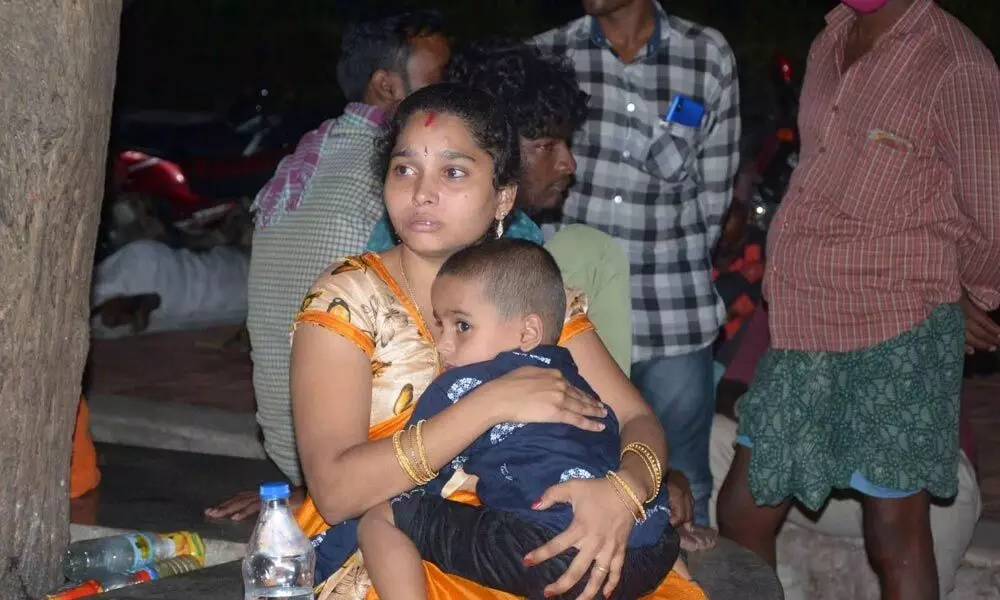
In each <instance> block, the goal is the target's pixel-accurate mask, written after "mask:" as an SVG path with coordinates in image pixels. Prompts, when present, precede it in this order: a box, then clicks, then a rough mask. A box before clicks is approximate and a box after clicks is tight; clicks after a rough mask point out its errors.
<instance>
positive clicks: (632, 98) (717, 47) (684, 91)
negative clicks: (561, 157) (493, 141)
mask: <svg viewBox="0 0 1000 600" xmlns="http://www.w3.org/2000/svg"><path fill="white" fill-rule="evenodd" d="M583 7H584V10H585V12H586V13H587V16H585V17H583V18H581V19H578V20H576V21H573V22H571V23H569V24H568V25H565V26H563V27H560V28H558V29H555V30H553V31H550V32H547V33H544V34H542V35H541V36H539V37H538V38H537V39H536V40H535V42H536V44H537V45H538V46H539V47H540V48H542V49H543V50H546V51H550V52H553V53H556V54H565V55H566V56H567V57H569V59H570V60H571V61H572V62H573V64H574V65H575V67H576V71H577V78H578V81H579V83H580V87H581V88H582V89H583V91H585V92H587V93H588V94H590V96H591V100H590V114H589V115H588V120H587V122H586V123H585V124H584V126H583V128H582V129H581V130H580V131H579V132H578V134H577V135H576V137H575V138H574V144H573V154H574V157H575V158H576V162H577V165H578V166H577V171H576V184H575V185H574V186H573V187H572V188H571V190H570V193H569V198H568V200H567V202H566V204H565V207H564V209H563V219H562V222H563V223H567V224H568V223H584V224H586V225H590V226H592V227H595V228H597V229H600V230H602V231H604V232H606V233H607V234H609V235H611V236H612V237H614V238H615V239H616V240H617V241H618V243H619V244H621V246H622V247H623V248H624V249H625V251H626V253H627V254H628V256H629V260H630V262H631V267H632V268H631V288H632V321H633V360H634V361H636V362H635V364H634V365H633V366H632V380H633V382H634V383H635V384H636V386H637V387H638V388H639V389H640V391H641V392H642V394H643V396H644V397H645V398H646V401H647V402H649V403H650V404H651V405H652V406H653V409H654V410H655V411H656V413H657V415H658V416H659V418H660V421H661V422H662V423H663V426H664V428H665V429H666V432H667V441H668V443H669V446H670V464H671V466H672V467H673V468H676V469H679V470H681V471H682V472H684V474H685V475H687V477H688V479H689V480H690V482H691V491H692V494H693V495H694V499H695V522H696V523H698V524H699V525H707V524H708V516H709V511H708V499H709V496H710V495H711V492H712V472H711V469H710V468H709V462H708V443H709V435H710V432H711V427H712V418H713V413H714V396H715V394H714V373H713V360H712V342H713V341H714V340H715V338H716V336H717V335H718V331H719V327H720V326H721V324H722V321H723V317H724V316H725V307H724V304H723V302H722V300H721V299H720V298H719V296H718V294H717V293H716V291H715V286H714V285H713V283H712V254H713V251H714V248H715V245H716V242H717V241H718V239H719V235H720V231H721V227H722V223H723V218H724V216H725V214H726V210H727V209H728V207H729V203H730V200H731V198H732V189H733V178H734V175H735V172H736V169H737V165H738V162H739V150H738V141H739V137H740V121H739V90H738V84H737V79H736V65H735V61H734V58H733V53H732V50H731V49H730V48H729V45H728V44H727V43H726V41H725V40H724V39H723V37H722V35H720V34H719V33H718V32H716V31H714V30H711V29H707V28H704V27H700V26H698V25H695V24H694V23H690V22H688V21H684V20H682V19H679V18H677V17H675V16H673V15H669V14H667V13H666V12H665V11H664V10H663V8H662V7H661V6H660V4H659V3H658V2H655V1H654V0H584V1H583ZM675 99H681V100H683V102H684V103H685V104H686V105H687V106H688V107H689V108H691V109H694V114H693V116H691V118H683V117H682V116H678V115H671V113H670V107H671V104H672V102H673V101H674V100H675ZM689 116H690V115H689Z"/></svg>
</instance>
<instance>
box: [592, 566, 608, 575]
mask: <svg viewBox="0 0 1000 600" xmlns="http://www.w3.org/2000/svg"><path fill="white" fill-rule="evenodd" d="M594 570H595V571H598V572H601V573H607V572H608V568H607V567H602V566H601V565H594Z"/></svg>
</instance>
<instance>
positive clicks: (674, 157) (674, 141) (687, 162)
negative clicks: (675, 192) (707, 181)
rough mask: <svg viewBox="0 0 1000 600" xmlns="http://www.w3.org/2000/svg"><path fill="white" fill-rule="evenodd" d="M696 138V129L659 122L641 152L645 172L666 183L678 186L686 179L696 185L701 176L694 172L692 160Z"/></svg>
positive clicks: (697, 144)
mask: <svg viewBox="0 0 1000 600" xmlns="http://www.w3.org/2000/svg"><path fill="white" fill-rule="evenodd" d="M700 135H701V131H700V130H699V129H698V128H697V127H686V126H684V125H679V124H677V123H667V122H666V121H660V122H659V123H657V124H656V126H655V128H654V130H653V137H652V139H651V140H650V141H649V145H648V146H647V148H646V150H645V167H646V170H647V171H648V172H649V173H650V174H652V175H654V176H656V177H658V178H659V179H662V180H663V181H665V182H667V183H681V182H683V181H685V180H687V179H692V180H694V182H695V183H698V182H699V181H700V179H701V175H700V174H699V173H698V172H697V169H696V162H695V157H696V156H697V154H698V146H699V143H700V141H699V138H700Z"/></svg>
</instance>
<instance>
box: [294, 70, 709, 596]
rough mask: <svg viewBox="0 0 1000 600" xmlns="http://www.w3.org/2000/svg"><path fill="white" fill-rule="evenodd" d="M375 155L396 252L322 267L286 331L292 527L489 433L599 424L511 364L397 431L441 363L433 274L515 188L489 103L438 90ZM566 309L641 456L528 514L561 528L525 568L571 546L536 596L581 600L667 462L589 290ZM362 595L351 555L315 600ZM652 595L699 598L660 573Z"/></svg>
mask: <svg viewBox="0 0 1000 600" xmlns="http://www.w3.org/2000/svg"><path fill="white" fill-rule="evenodd" d="M380 154H381V155H382V157H383V166H384V172H385V173H386V179H385V188H384V195H385V201H386V207H387V210H388V213H389V216H390V220H391V222H392V224H393V227H394V229H395V231H396V234H397V235H398V237H399V239H400V244H399V245H398V246H396V247H395V248H393V249H391V250H389V251H386V252H384V253H382V254H366V255H363V256H360V257H354V258H349V259H347V260H346V261H344V262H343V263H342V264H338V265H335V266H333V267H332V268H331V270H330V271H328V272H327V273H324V275H323V276H321V277H320V278H319V280H318V281H317V282H316V284H315V285H314V287H313V289H312V290H311V291H310V293H309V294H308V296H307V297H306V299H305V301H304V302H303V306H302V311H301V313H300V314H299V316H298V318H297V320H296V330H295V333H294V336H293V351H292V371H291V385H292V398H293V413H294V419H295V430H296V438H297V443H298V446H299V452H300V457H301V461H302V467H303V471H304V473H305V476H306V481H307V486H308V489H309V490H310V493H311V498H310V500H308V501H307V502H306V504H305V505H304V506H303V508H302V509H301V510H300V513H299V521H300V524H301V525H303V527H304V529H306V531H307V533H309V534H310V535H315V534H318V533H320V532H321V531H323V530H324V529H326V527H327V526H326V523H340V522H341V521H345V520H347V519H353V518H356V517H359V516H361V515H363V514H365V513H366V512H367V511H369V510H370V509H372V508H373V507H376V506H378V505H382V504H384V503H385V502H387V501H389V500H391V499H392V498H394V497H397V496H399V495H400V494H403V493H405V492H408V491H410V490H412V489H414V488H415V487H417V484H418V483H420V482H421V481H422V480H424V479H426V478H427V477H426V475H431V474H433V473H436V472H437V471H439V470H440V469H442V468H443V467H445V466H447V465H449V464H450V463H451V462H452V461H453V459H455V458H456V457H457V456H458V455H459V454H460V453H462V451H463V450H465V449H466V448H467V447H468V446H470V445H471V444H472V443H473V442H474V441H475V440H476V439H477V438H479V437H480V436H481V435H483V434H484V433H486V432H487V431H489V430H491V429H492V428H494V427H495V426H497V425H500V424H504V423H561V424H566V425H571V426H575V427H578V428H579V429H581V430H589V431H599V430H601V429H602V427H603V426H602V425H601V424H600V422H599V421H598V419H601V418H603V417H604V416H605V415H606V414H607V411H606V409H605V408H604V405H603V404H601V403H600V402H598V401H596V400H595V399H593V398H592V397H591V396H589V395H587V394H585V393H583V392H581V391H580V390H579V389H577V388H576V387H574V386H572V385H570V384H569V383H567V381H566V379H565V378H564V377H563V376H562V375H560V374H559V372H558V371H556V370H552V369H541V368H532V367H525V368H520V369H517V370H514V371H512V372H510V373H508V374H506V375H503V376H501V377H499V378H497V379H496V380H494V381H490V382H487V383H484V384H483V385H481V386H480V387H477V388H476V389H474V390H473V391H471V392H469V393H468V394H467V395H465V396H464V397H463V398H462V400H461V402H456V403H454V404H452V405H451V406H449V407H447V408H446V409H445V410H443V411H442V412H440V413H439V414H436V415H435V416H433V417H431V418H429V419H427V420H426V421H425V422H424V423H423V424H422V425H421V426H420V427H410V428H404V427H405V425H406V423H407V421H408V420H409V418H410V415H411V414H412V412H413V408H414V406H415V405H416V403H417V401H419V399H420V396H421V394H422V393H423V392H424V390H425V389H426V388H427V387H428V385H429V384H430V383H431V382H432V381H433V380H434V379H435V378H436V377H437V376H438V375H439V374H440V372H441V368H442V365H441V364H440V363H439V361H440V359H439V355H438V353H437V351H436V350H435V346H434V340H435V334H436V333H437V329H438V325H437V320H436V319H435V315H434V311H433V309H432V305H431V284H432V283H433V281H434V279H435V276H436V275H437V272H438V270H439V268H440V267H441V265H442V264H443V263H444V262H445V261H446V260H447V259H448V258H449V257H450V256H451V255H452V254H454V253H455V252H457V251H459V250H461V249H463V248H465V247H468V246H471V245H473V244H476V243H479V242H480V241H482V240H483V239H484V238H496V237H499V236H500V235H502V230H503V227H504V220H505V218H507V217H508V215H509V213H510V211H511V209H512V206H513V202H514V198H515V195H516V190H517V176H518V166H519V156H518V139H517V134H516V132H515V131H514V129H513V128H512V127H511V125H510V124H509V123H508V122H507V120H506V119H505V118H504V116H503V115H502V112H501V110H500V108H499V107H497V106H496V103H495V102H493V101H492V99H491V98H490V97H489V96H487V95H485V94H483V93H481V92H478V91H474V90H470V89H466V88H463V87H460V86H455V85H448V84H442V85H438V86H431V87H429V88H425V89H424V90H421V91H418V92H416V93H414V94H413V95H411V96H410V97H409V98H407V99H406V100H405V101H404V102H403V103H402V105H401V106H400V108H399V111H398V113H397V115H396V117H395V119H394V122H393V125H392V126H391V127H390V129H389V131H388V133H387V136H386V139H385V140H384V144H383V148H381V152H380ZM566 306H567V310H566V320H565V323H564V325H563V332H562V336H561V338H560V340H559V345H561V346H563V347H565V348H566V349H567V350H568V351H569V353H570V355H571V356H572V359H573V360H574V361H575V363H576V365H577V366H578V367H579V372H580V374H581V375H582V376H583V378H584V379H585V380H586V381H587V383H589V384H590V386H591V387H592V388H593V389H594V390H595V391H596V393H597V394H598V395H599V396H600V397H601V399H602V400H603V401H604V402H605V403H606V405H607V407H608V408H610V409H611V410H613V412H614V414H615V416H616V417H617V420H618V423H619V435H620V439H621V445H622V448H623V449H625V448H627V447H632V448H640V449H641V450H642V451H640V452H623V454H622V456H621V464H620V466H619V468H618V470H617V471H615V472H614V473H613V475H610V476H609V477H608V478H595V479H569V480H567V481H565V482H563V483H560V484H557V485H554V486H553V487H550V488H549V489H548V490H547V491H546V492H545V493H544V494H543V495H542V497H541V498H539V499H538V502H537V503H536V504H535V505H534V506H533V508H536V509H537V510H540V511H543V510H546V509H549V508H550V507H552V506H553V505H555V504H557V503H568V504H570V505H571V506H572V510H573V517H572V522H571V523H570V525H569V527H568V528H566V529H565V531H563V532H562V533H560V534H558V535H555V537H553V538H552V539H551V540H549V541H548V542H547V543H545V544H544V545H542V546H541V547H540V548H537V549H535V550H533V551H531V552H530V553H528V554H527V555H526V556H525V557H523V562H524V565H525V566H526V567H529V568H530V566H531V565H534V564H539V563H542V562H544V561H546V560H548V559H550V558H552V557H554V556H557V555H559V554H562V553H563V552H564V551H567V550H570V551H573V550H574V549H575V552H576V555H575V557H574V558H573V559H572V561H571V562H570V566H569V568H568V569H567V570H566V572H565V573H564V574H563V575H562V577H560V578H559V579H558V580H557V581H555V582H553V583H551V584H550V585H549V586H548V587H547V588H546V589H545V595H546V596H555V595H559V594H561V593H564V592H566V591H567V590H569V589H571V588H572V587H573V586H574V585H575V584H576V583H577V582H578V581H581V580H582V581H585V582H586V588H585V590H584V591H583V593H582V595H580V596H579V597H580V598H594V597H596V596H597V594H601V595H605V596H606V595H609V594H610V593H611V591H612V590H613V589H614V588H615V587H616V585H617V583H618V581H619V577H620V574H621V571H622V566H623V564H624V562H625V550H626V543H627V540H628V539H629V535H630V532H631V531H632V529H633V527H634V525H635V520H636V517H635V515H636V514H639V513H642V511H643V504H644V503H645V502H646V501H650V500H652V499H653V498H654V497H656V496H657V493H658V490H659V483H660V482H659V481H658V480H657V478H656V477H654V476H652V475H653V474H654V473H661V472H662V470H663V468H665V466H666V444H665V441H664V436H663V431H662V429H661V427H660V425H659V422H658V421H657V419H656V417H655V416H654V415H653V413H652V412H651V411H650V410H649V408H648V406H647V405H646V404H645V403H644V402H643V400H642V398H641V397H640V395H639V394H638V392H637V391H636V390H635V389H634V388H633V387H632V386H631V384H630V383H629V381H628V379H627V378H626V377H625V375H624V374H623V373H622V372H621V370H620V369H619V368H618V367H617V365H616V364H615V363H614V361H613V360H612V358H611V357H610V355H609V354H608V353H607V351H606V350H605V348H604V346H603V345H602V344H601V342H600V339H599V338H598V337H597V335H596V333H595V332H594V330H593V327H592V326H591V325H590V323H589V321H588V320H587V317H586V299H585V298H583V297H582V295H580V294H576V293H572V292H567V302H566ZM331 390H334V394H331ZM400 431H402V433H401V434H399V435H394V434H396V433H397V432H400ZM612 480H613V481H612ZM468 483H469V482H466V485H464V486H460V487H459V489H449V486H445V489H446V490H447V492H448V496H449V497H450V498H451V499H453V500H458V501H463V502H466V503H475V502H476V500H475V496H474V493H473V491H474V489H469V488H470V487H471V486H470V485H468ZM450 487H454V486H450ZM324 575H325V574H324ZM424 576H425V582H426V587H427V597H428V598H433V599H450V598H459V597H462V598H483V599H486V598H510V597H512V596H511V595H509V594H506V593H504V592H499V591H496V590H490V589H488V588H485V587H483V586H481V585H479V584H477V583H475V582H472V581H470V580H468V579H462V578H460V577H457V576H454V575H448V574H445V573H444V572H442V571H441V570H439V569H438V568H437V567H435V566H434V565H431V564H429V563H424ZM369 587H370V583H369V580H368V577H367V574H366V572H365V570H364V566H363V564H362V562H361V558H360V555H359V554H355V555H353V556H352V557H351V558H350V559H349V560H348V561H347V562H346V563H345V564H344V565H343V566H342V567H341V568H339V569H337V570H336V572H335V573H333V575H332V576H330V578H329V579H328V580H327V582H326V583H325V585H324V586H323V589H322V593H321V597H334V598H361V597H364V596H365V595H366V594H367V595H368V596H369V597H372V596H373V595H374V591H373V590H369ZM649 597H650V598H667V597H670V598H675V599H683V598H703V594H702V592H701V591H700V590H699V589H698V588H697V586H696V585H695V584H693V583H692V582H690V581H688V580H687V579H685V578H684V577H682V576H680V575H678V574H677V573H676V572H672V573H671V574H670V575H669V576H668V577H667V578H666V580H665V581H664V582H663V584H661V585H660V587H659V588H658V589H657V591H656V592H654V593H653V594H652V595H651V596H649Z"/></svg>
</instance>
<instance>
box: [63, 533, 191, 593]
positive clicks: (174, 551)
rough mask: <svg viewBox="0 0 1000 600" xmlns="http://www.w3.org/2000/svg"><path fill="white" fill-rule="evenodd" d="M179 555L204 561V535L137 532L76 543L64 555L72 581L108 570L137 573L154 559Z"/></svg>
mask: <svg viewBox="0 0 1000 600" xmlns="http://www.w3.org/2000/svg"><path fill="white" fill-rule="evenodd" d="M175 556H194V557H195V558H197V559H198V560H199V561H204V558H205V545H204V543H202V540H201V536H199V535H198V534H197V533H194V532H191V531H177V532H174V533H167V534H164V535H159V534H156V533H147V532H135V533H124V534H121V535H114V536H111V537H104V538H96V539H92V540H81V541H79V542H73V543H72V544H70V545H69V547H68V548H66V554H65V556H63V572H64V573H65V575H66V579H69V580H70V581H85V580H88V579H100V578H101V577H103V576H106V575H107V574H108V573H117V574H124V573H134V572H135V571H138V570H140V569H142V568H144V567H148V566H151V565H152V564H153V562H154V561H157V560H166V559H168V558H174V557H175Z"/></svg>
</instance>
